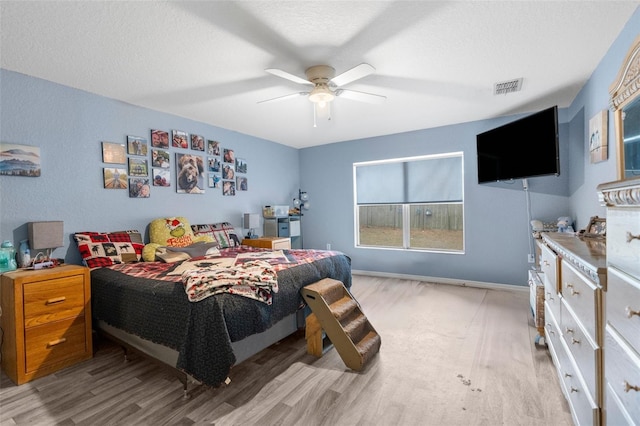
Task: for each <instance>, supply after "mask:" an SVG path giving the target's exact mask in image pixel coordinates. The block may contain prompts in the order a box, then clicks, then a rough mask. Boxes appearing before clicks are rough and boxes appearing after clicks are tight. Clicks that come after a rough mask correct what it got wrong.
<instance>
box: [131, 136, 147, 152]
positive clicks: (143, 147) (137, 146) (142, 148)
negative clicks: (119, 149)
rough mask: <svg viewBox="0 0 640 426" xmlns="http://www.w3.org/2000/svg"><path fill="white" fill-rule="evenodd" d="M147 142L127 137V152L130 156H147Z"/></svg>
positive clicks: (136, 137) (142, 139)
mask: <svg viewBox="0 0 640 426" xmlns="http://www.w3.org/2000/svg"><path fill="white" fill-rule="evenodd" d="M147 150H148V147H147V140H146V139H145V138H141V137H139V136H127V152H128V153H129V154H131V155H147V152H148V151H147Z"/></svg>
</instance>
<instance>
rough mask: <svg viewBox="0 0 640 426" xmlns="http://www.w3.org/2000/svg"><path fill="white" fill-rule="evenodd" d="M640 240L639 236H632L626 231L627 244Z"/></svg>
mask: <svg viewBox="0 0 640 426" xmlns="http://www.w3.org/2000/svg"><path fill="white" fill-rule="evenodd" d="M636 239H637V240H640V234H638V235H633V234H632V233H631V232H629V231H627V242H628V243H630V242H631V241H632V240H636Z"/></svg>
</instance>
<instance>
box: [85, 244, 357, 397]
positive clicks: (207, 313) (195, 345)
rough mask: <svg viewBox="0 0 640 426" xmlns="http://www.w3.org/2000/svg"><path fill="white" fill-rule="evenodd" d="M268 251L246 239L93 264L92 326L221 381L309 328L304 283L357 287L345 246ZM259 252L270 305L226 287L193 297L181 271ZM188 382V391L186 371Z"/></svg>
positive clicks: (200, 377) (199, 376)
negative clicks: (171, 259) (169, 259)
mask: <svg viewBox="0 0 640 426" xmlns="http://www.w3.org/2000/svg"><path fill="white" fill-rule="evenodd" d="M266 252H270V251H269V250H267V249H261V248H254V247H249V246H243V245H240V246H236V247H229V248H221V249H219V250H218V251H217V252H216V253H215V255H213V256H204V257H202V256H201V257H194V258H191V259H189V260H184V261H179V262H175V263H165V262H134V263H119V264H113V265H110V266H103V267H98V268H93V269H92V271H91V291H92V315H93V321H94V328H95V329H97V330H98V331H99V333H100V334H104V335H106V336H107V337H110V338H112V339H114V340H116V341H117V342H121V343H124V344H126V345H127V346H130V347H132V348H135V349H136V350H138V351H140V352H143V353H144V354H145V355H148V356H151V357H152V358H153V359H155V360H159V361H161V362H162V363H164V364H167V365H169V366H171V367H173V368H175V369H176V370H177V371H180V372H182V373H183V374H185V375H188V377H191V378H193V379H195V380H196V381H198V382H200V383H203V384H205V385H208V386H212V387H216V386H219V385H220V384H222V383H223V382H224V381H225V380H226V379H227V378H228V376H229V372H230V369H231V368H232V366H233V365H236V364H238V363H240V362H242V361H243V360H245V359H247V358H248V357H250V356H251V355H253V354H255V353H258V352H260V351H261V350H262V349H264V348H266V347H268V346H270V345H271V344H273V343H276V342H277V341H279V340H281V339H282V338H284V337H286V336H288V335H290V334H292V333H294V332H296V331H298V330H300V329H301V328H303V327H304V311H305V310H304V304H303V301H302V298H301V296H300V289H301V288H302V287H304V286H306V285H308V284H311V283H314V282H317V281H319V280H321V279H323V278H333V279H336V280H339V281H342V282H343V283H344V285H345V286H346V287H347V288H350V287H351V261H350V259H349V257H348V256H346V255H345V254H343V253H341V252H337V251H326V250H282V251H278V252H272V253H270V255H269V256H266V255H265V256H263V255H264V254H265V253H266ZM253 256H258V257H260V258H263V257H264V258H263V259H262V261H266V262H268V263H269V264H270V265H271V267H272V268H273V270H275V273H276V276H277V293H276V292H274V293H272V294H271V300H270V302H271V303H270V304H268V303H265V302H264V301H262V300H257V299H254V298H250V297H245V296H241V295H238V294H231V293H228V292H222V293H220V294H214V295H211V296H210V297H206V298H203V299H202V300H200V301H197V302H192V301H190V300H189V299H188V296H187V293H186V292H185V283H184V282H183V273H184V271H185V270H188V269H189V268H190V267H191V266H190V265H192V264H194V263H198V262H201V261H204V262H210V261H211V259H216V260H221V259H226V261H227V262H231V261H232V260H233V259H239V258H245V259H246V258H247V257H249V258H251V257H253ZM183 384H184V385H185V392H186V390H187V381H186V378H185V379H184V381H183Z"/></svg>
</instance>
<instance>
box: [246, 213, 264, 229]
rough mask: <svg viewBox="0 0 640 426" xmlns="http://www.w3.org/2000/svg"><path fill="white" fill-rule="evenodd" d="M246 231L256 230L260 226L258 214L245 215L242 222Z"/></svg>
mask: <svg viewBox="0 0 640 426" xmlns="http://www.w3.org/2000/svg"><path fill="white" fill-rule="evenodd" d="M242 222H243V223H242V227H243V228H244V229H254V228H257V227H259V226H260V215H259V214H257V213H245V214H244V218H243V221H242Z"/></svg>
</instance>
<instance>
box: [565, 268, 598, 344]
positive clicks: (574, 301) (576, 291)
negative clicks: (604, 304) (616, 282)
mask: <svg viewBox="0 0 640 426" xmlns="http://www.w3.org/2000/svg"><path fill="white" fill-rule="evenodd" d="M599 295H600V290H599V289H598V288H597V287H596V286H595V284H593V282H592V281H589V280H588V279H587V278H586V277H584V275H582V274H581V273H580V272H578V271H577V270H576V269H575V268H574V267H573V266H572V265H571V264H570V263H569V262H567V261H565V260H563V261H562V298H563V300H564V301H565V302H566V303H567V305H569V306H570V307H571V309H572V310H573V312H574V313H575V316H576V317H577V318H580V322H581V323H582V326H583V327H584V328H585V330H586V331H587V333H588V334H589V336H590V337H591V339H593V340H594V341H595V342H596V343H598V344H600V343H601V338H600V337H599V336H600V334H599V333H598V330H597V324H598V323H597V321H599V320H600V314H599V312H600V310H599V307H600V301H599Z"/></svg>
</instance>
